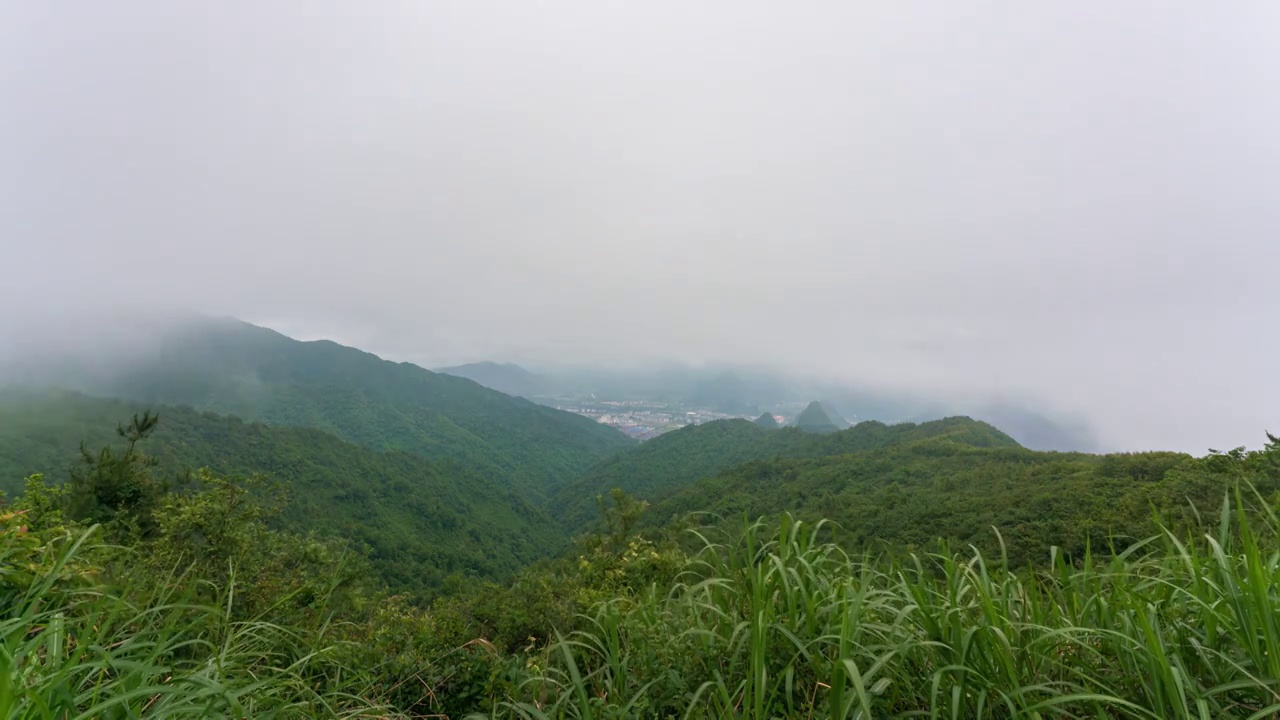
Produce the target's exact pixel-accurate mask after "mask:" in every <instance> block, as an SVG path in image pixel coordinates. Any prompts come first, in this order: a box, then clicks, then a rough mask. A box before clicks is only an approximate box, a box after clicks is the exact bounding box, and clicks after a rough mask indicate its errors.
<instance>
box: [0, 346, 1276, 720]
mask: <svg viewBox="0 0 1280 720" xmlns="http://www.w3.org/2000/svg"><path fill="white" fill-rule="evenodd" d="M224 330H225V332H216V333H210V332H204V331H201V332H200V333H197V336H196V338H195V340H193V342H192V344H191V345H190V346H188V345H182V346H172V347H170V348H169V349H168V350H167V351H166V352H167V353H168V356H167V358H166V359H164V360H163V361H162V360H159V359H157V360H155V362H156V363H158V364H156V365H154V366H153V367H152V368H151V371H152V373H153V377H152V378H151V379H150V380H151V381H152V382H148V379H147V378H145V377H143V376H142V375H137V376H131V375H129V374H127V373H126V374H123V375H122V374H118V373H114V372H112V373H107V374H106V375H102V374H97V375H94V374H93V373H90V374H89V375H86V376H82V377H81V380H83V381H84V383H83V384H85V385H92V386H95V387H100V388H101V387H111V388H114V389H115V390H118V391H121V392H122V393H132V394H139V395H148V394H149V395H151V396H153V397H186V398H192V399H194V400H195V402H193V404H194V405H197V406H202V407H210V406H212V407H217V408H220V409H226V408H231V407H240V408H242V409H244V408H248V409H249V410H250V411H251V412H248V413H244V414H245V415H249V416H267V417H269V418H270V419H272V420H273V421H275V422H277V423H280V424H265V423H259V422H252V421H245V420H241V419H239V418H237V417H229V416H224V415H219V414H215V413H213V412H210V411H207V410H201V409H195V408H193V407H174V406H167V405H155V406H148V405H144V404H143V403H142V402H140V401H137V400H116V399H104V398H100V397H91V396H87V395H83V394H79V393H75V392H68V391H30V390H28V391H13V390H10V391H8V392H5V393H0V478H2V479H3V483H4V484H3V487H4V488H5V489H6V490H9V491H11V496H10V499H9V500H7V501H6V503H7V504H5V505H4V506H3V507H0V613H3V615H2V617H4V618H6V619H5V620H3V621H0V714H5V715H13V714H18V715H20V716H31V715H32V713H34V712H35V709H37V708H38V709H39V712H40V713H41V714H40V715H39V716H41V717H95V718H97V717H103V718H121V719H124V718H132V717H146V716H163V717H178V716H181V717H194V718H203V717H209V718H212V717H226V716H234V717H255V718H256V717H268V718H271V717H287V718H303V717H380V718H391V717H394V718H410V717H423V716H428V717H431V716H436V717H440V716H443V717H466V716H469V715H472V714H477V713H478V714H479V715H480V716H489V717H496V718H513V719H514V718H521V719H522V720H528V719H530V718H556V719H557V720H559V719H569V718H574V719H577V718H588V717H591V718H638V717H663V718H689V719H705V720H713V719H714V720H720V719H723V718H741V719H743V720H772V719H773V718H780V717H787V718H791V717H803V718H807V717H829V718H855V717H856V718H871V717H903V718H905V717H948V718H984V719H985V718H990V719H991V720H1005V719H1006V718H1011V717H1028V718H1033V717H1042V718H1044V717H1050V716H1060V717H1107V718H1134V719H1135V720H1136V719H1138V718H1143V719H1144V720H1149V719H1151V718H1165V717H1179V718H1188V719H1189V718H1197V719H1202V718H1241V719H1248V720H1262V718H1266V717H1272V716H1274V715H1275V714H1276V713H1277V712H1280V694H1277V692H1276V687H1277V686H1278V685H1280V662H1278V661H1277V660H1276V658H1280V630H1277V629H1276V628H1277V626H1276V621H1275V618H1276V617H1280V599H1278V598H1277V596H1276V594H1275V593H1274V592H1273V589H1274V587H1276V585H1277V584H1278V583H1280V563H1277V561H1276V558H1277V557H1280V534H1278V533H1280V518H1277V516H1276V513H1275V507H1276V506H1277V504H1278V500H1280V441H1277V440H1276V439H1275V438H1269V439H1270V442H1269V443H1268V444H1267V446H1266V448H1265V449H1264V450H1261V451H1256V452H1245V451H1243V450H1234V451H1230V452H1225V453H1211V454H1210V455H1209V456H1208V457H1205V458H1193V457H1190V456H1188V455H1184V454H1179V453H1141V454H1133V455H1127V454H1126V455H1106V456H1094V455H1082V454H1074V453H1066V454H1064V453H1045V452H1036V451H1032V450H1028V449H1026V448H1023V447H1021V446H1019V445H1018V443H1016V442H1015V441H1014V440H1013V439H1011V438H1010V437H1009V436H1008V435H1005V434H1004V433H1002V432H1001V431H999V430H997V429H996V428H994V427H992V426H990V425H987V424H986V423H983V422H978V421H975V420H972V419H969V418H966V417H954V418H947V419H945V420H939V421H934V422H928V423H923V424H919V425H915V424H910V423H904V424H899V425H884V424H881V423H877V422H863V423H860V424H858V425H856V426H854V427H852V428H849V429H847V430H843V431H830V428H827V427H826V425H827V424H828V423H830V422H831V419H830V418H829V417H827V416H825V413H821V412H820V411H821V410H822V409H821V407H818V408H817V410H818V411H819V412H815V413H811V417H810V418H809V419H810V420H811V421H813V422H810V423H808V424H809V425H810V426H811V427H812V426H814V423H816V424H817V425H818V426H821V429H823V430H827V431H825V432H807V431H805V430H804V429H801V428H795V427H792V428H781V429H771V428H767V427H762V426H761V425H760V424H757V423H753V422H750V421H747V420H732V421H718V422H713V423H708V424H705V425H700V426H690V427H688V428H685V429H683V430H680V431H676V432H672V433H669V434H667V435H664V436H662V437H659V438H657V439H655V440H653V441H651V442H649V443H645V444H643V445H639V446H634V445H630V444H628V443H625V442H622V443H618V442H617V438H616V437H615V436H614V435H612V434H610V433H611V431H607V429H604V428H599V427H598V426H596V425H594V424H593V423H591V422H590V421H587V420H585V419H581V422H578V420H574V421H572V422H567V421H564V418H563V417H562V414H558V413H554V411H547V410H546V409H545V408H543V409H535V410H533V411H529V410H528V406H529V404H527V403H523V402H522V401H518V400H515V399H513V398H508V397H506V396H501V395H498V394H496V393H490V394H486V393H488V391H485V392H481V393H479V394H475V387H474V386H473V385H471V384H464V385H457V384H456V383H468V381H464V380H458V379H456V378H455V379H448V380H443V381H441V380H439V379H438V378H439V377H440V376H435V375H433V374H431V373H426V374H425V375H423V374H422V373H425V372H426V371H422V370H420V369H415V368H412V367H405V366H398V365H395V364H393V363H384V362H383V361H381V360H378V359H376V358H372V356H364V355H363V354H362V353H359V352H358V351H352V350H350V349H348V348H340V347H338V346H336V345H332V344H324V343H320V344H310V343H308V344H304V343H295V342H294V341H291V340H288V339H280V337H279V336H274V334H270V333H268V334H266V335H263V334H262V333H265V332H267V331H261V330H260V329H257V328H248V329H246V326H241V325H234V324H233V325H230V326H228V327H227V328H224ZM353 353H354V354H353ZM158 357H159V356H158ZM207 358H218V359H217V360H208V362H210V363H215V364H217V366H216V367H215V366H213V365H209V366H206V365H205V364H203V363H205V362H206V360H207ZM218 363H220V364H218ZM133 367H134V370H133V371H131V372H143V370H142V368H145V367H146V365H145V363H144V364H142V365H138V364H136V363H135V364H134V366H133ZM55 370H56V371H57V372H56V373H55V374H58V375H60V376H62V377H71V376H74V373H72V372H70V371H69V370H68V369H67V368H55ZM113 370H114V368H113ZM205 370H210V371H216V372H209V373H207V374H206V373H205V372H204V371H205ZM401 373H403V375H401ZM132 383H136V384H132ZM238 383H239V384H238ZM463 405H465V406H467V407H463ZM533 407H535V408H536V406H533ZM149 410H157V411H158V417H159V420H158V424H157V420H156V417H157V416H156V415H153V414H152V413H151V412H148V411H149ZM544 411H545V412H552V414H551V415H545V416H544V415H543V414H542V413H543V412H544ZM490 413H493V415H490ZM521 413H528V414H523V415H522V414H521ZM498 416H501V417H502V419H497V418H498ZM128 418H132V421H131V422H130V421H129V420H128ZM824 418H825V421H826V422H824ZM121 420H125V424H124V425H123V426H121V428H120V430H119V432H117V431H116V430H115V428H116V427H117V422H118V421H121ZM468 423H476V427H477V428H483V429H484V432H479V431H477V432H470V430H468V429H467V428H466V427H465V426H466V425H467V424H468ZM583 423H586V426H583ZM295 424H296V425H302V426H294V425H295ZM588 426H589V427H588ZM602 430H603V431H605V432H603V433H602V432H601V431H602ZM580 431H581V432H580ZM450 433H453V434H450ZM340 435H343V436H345V437H340ZM352 435H354V436H355V437H351V436H352ZM540 438H541V439H545V440H546V442H545V443H540ZM82 440H83V441H86V442H87V446H86V447H87V450H86V451H85V452H81V451H80V449H79V443H80V442H81V441H82ZM402 445H404V446H406V447H401V446H402ZM610 448H612V449H610ZM588 458H593V460H591V464H590V465H589V466H587V465H586V463H587V462H588ZM579 466H581V467H582V468H584V470H583V472H581V473H580V474H578V475H577V476H576V478H574V479H572V480H567V479H565V477H564V476H562V475H561V473H567V472H572V471H573V469H574V468H575V467H579ZM33 472H43V473H44V474H45V475H44V477H40V476H37V477H32V478H29V479H27V480H26V481H25V482H24V483H22V492H21V494H18V493H17V492H16V490H17V489H18V488H17V484H18V483H19V482H20V481H21V478H22V477H23V476H24V475H28V474H30V473H33ZM257 473H266V479H263V478H260V477H257V476H256V474H257ZM547 492H551V493H553V494H551V495H550V497H551V499H550V502H546V503H545V507H546V508H547V509H544V508H543V505H542V503H543V500H544V498H545V495H544V493H547ZM629 493H630V494H629ZM633 495H634V497H633ZM598 496H599V497H602V498H604V502H602V503H599V504H597V502H596V498H597V497H598ZM646 501H651V502H652V505H650V504H649V502H646ZM548 509H549V510H548ZM601 510H603V517H599V513H600V511H601ZM597 521H599V522H597ZM584 529H591V530H594V531H593V532H587V533H585V534H582V533H581V531H582V530H584ZM568 534H576V535H579V537H577V538H576V539H575V540H574V541H573V542H572V544H571V545H570V546H569V547H568V548H567V550H565V551H563V552H561V553H560V554H556V550H557V549H558V548H564V546H565V543H566V542H567V539H566V536H567V535H568Z"/></svg>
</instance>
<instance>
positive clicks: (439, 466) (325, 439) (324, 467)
mask: <svg viewBox="0 0 1280 720" xmlns="http://www.w3.org/2000/svg"><path fill="white" fill-rule="evenodd" d="M142 409H143V406H142V405H140V404H137V403H131V402H126V401H120V400H108V399H101V398H93V397H88V396H85V395H80V394H77V393H70V392H52V393H15V392H7V393H4V394H2V395H0V489H3V490H4V491H6V492H7V493H9V494H11V495H12V494H15V493H16V492H17V491H19V490H20V489H21V486H22V478H23V477H24V476H25V475H28V474H32V473H36V472H43V473H44V474H45V476H46V479H47V480H49V481H52V482H60V481H62V480H64V479H65V478H66V476H67V470H68V468H69V467H70V466H71V465H73V464H74V463H75V462H77V460H78V446H79V443H80V441H81V440H84V441H85V442H86V444H87V445H88V446H89V447H90V448H96V447H100V446H102V445H106V444H109V443H112V442H115V441H117V440H118V438H117V437H116V433H115V428H116V425H117V423H119V422H120V421H122V420H123V421H127V420H128V419H129V417H130V416H132V415H133V414H134V413H137V412H141V411H142ZM154 409H157V410H158V411H159V414H160V425H159V427H158V429H157V430H156V432H155V434H154V436H153V437H151V438H149V439H148V440H146V441H145V446H144V448H143V450H144V451H145V452H146V453H147V454H148V455H151V456H153V457H155V458H157V459H158V460H159V461H160V463H161V465H160V467H161V469H163V470H165V471H167V472H169V473H176V472H178V471H182V470H190V469H196V468H201V467H209V468H211V469H212V470H214V471H216V472H219V473H227V474H241V475H249V474H252V473H265V474H267V475H268V476H269V477H271V478H273V479H274V480H277V481H279V483H280V485H281V487H282V489H283V490H284V491H285V492H286V494H287V503H286V505H285V508H284V511H283V514H282V517H283V520H284V522H285V523H287V525H288V526H290V527H292V528H295V529H300V530H311V531H316V532H318V533H321V534H328V535H337V536H341V537H344V538H348V539H350V540H352V541H354V542H355V543H356V544H357V545H360V544H364V545H367V546H368V548H369V557H370V560H371V563H372V565H373V568H374V570H375V571H376V573H377V574H378V575H379V577H380V578H381V579H383V580H384V581H385V582H386V583H387V584H388V585H390V586H391V587H393V588H397V589H404V590H411V591H415V592H427V591H431V590H434V589H436V588H439V587H440V586H441V584H442V582H443V580H444V578H445V577H446V576H447V575H449V574H450V573H461V574H463V575H473V576H481V577H496V576H501V575H504V574H506V573H508V572H510V571H512V570H515V569H517V568H519V567H522V566H524V565H526V564H528V563H529V562H532V561H533V560H536V559H537V558H539V557H542V556H544V555H545V554H547V553H548V552H549V551H550V550H552V549H553V548H554V547H556V545H557V543H558V540H559V537H558V534H557V531H556V530H555V529H554V527H553V526H552V524H551V523H550V521H549V520H548V519H547V517H546V516H545V515H544V514H543V513H542V511H540V510H539V509H537V508H535V507H534V506H532V505H531V504H529V502H528V501H527V500H525V499H523V498H522V497H521V496H520V495H519V494H518V493H517V492H515V491H514V490H511V489H510V488H503V487H500V486H498V485H497V484H495V483H493V482H491V481H490V480H489V479H488V478H485V477H484V476H482V475H481V474H479V473H476V472H474V471H472V470H470V469H467V468H464V467H462V466H461V465H459V464H458V463H456V462H453V461H448V460H440V461H430V460H426V459H424V458H422V457H419V456H417V455H414V454H411V453H406V452H399V451H391V452H380V451H375V450H371V449H368V448H364V447H361V446H359V445H355V444H352V443H349V442H345V441H343V440H341V439H339V438H337V437H334V436H333V435H330V434H328V433H325V432H321V431H318V430H313V429H308V428H291V427H277V426H270V425H264V424H261V423H251V422H243V421H241V420H239V419H236V418H228V417H223V416H218V415H214V414H212V413H204V412H197V411H195V410H192V409H190V408H179V407H165V406H160V407H158V408H154ZM495 528H501V531H498V532H495V530H494V529H495Z"/></svg>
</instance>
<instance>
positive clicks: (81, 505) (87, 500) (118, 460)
mask: <svg viewBox="0 0 1280 720" xmlns="http://www.w3.org/2000/svg"><path fill="white" fill-rule="evenodd" d="M158 421H159V418H158V417H157V416H156V415H154V414H152V413H151V412H149V411H148V412H144V413H143V414H141V415H134V416H133V420H132V421H131V422H130V423H129V424H128V425H127V426H126V425H117V426H116V433H117V434H118V435H119V436H120V438H121V439H123V440H124V449H123V450H121V451H119V452H116V451H115V449H114V448H112V447H111V446H110V445H104V446H103V447H102V448H101V449H99V450H98V451H97V452H96V453H94V452H91V451H89V449H88V447H87V446H86V445H85V444H84V443H81V444H80V458H81V461H82V462H81V464H80V465H78V466H74V467H72V468H71V471H70V478H69V479H68V480H67V485H66V495H65V498H64V499H63V507H64V508H65V511H66V515H67V517H69V518H70V519H72V520H75V521H78V522H81V523H85V524H89V525H99V524H105V525H106V526H107V527H108V528H110V529H112V530H114V532H112V533H111V535H113V536H114V537H116V538H118V537H119V536H121V535H124V534H127V533H130V532H134V533H143V534H146V533H148V532H150V531H151V529H152V525H153V521H154V517H153V512H154V510H155V505H156V503H157V502H158V501H159V499H160V496H161V495H163V494H164V491H165V485H164V482H163V481H161V480H160V479H158V478H156V477H155V476H154V475H153V474H152V472H151V468H152V467H154V465H155V460H154V459H153V458H150V457H147V456H145V455H143V454H142V453H141V452H140V451H139V450H138V442H139V441H141V440H143V439H145V438H146V437H147V436H149V435H150V434H151V433H152V432H153V431H154V430H155V428H156V423H157V422H158Z"/></svg>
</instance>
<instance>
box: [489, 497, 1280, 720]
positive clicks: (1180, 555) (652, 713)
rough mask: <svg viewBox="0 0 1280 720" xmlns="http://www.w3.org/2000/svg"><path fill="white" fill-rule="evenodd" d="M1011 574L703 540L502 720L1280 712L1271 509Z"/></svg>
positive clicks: (741, 540) (953, 558)
mask: <svg viewBox="0 0 1280 720" xmlns="http://www.w3.org/2000/svg"><path fill="white" fill-rule="evenodd" d="M1249 499H1250V500H1251V501H1254V502H1253V504H1256V505H1258V506H1259V509H1258V511H1257V512H1252V511H1246V509H1245V507H1244V505H1243V503H1242V502H1239V501H1232V500H1231V499H1230V498H1227V499H1224V503H1223V506H1222V509H1221V515H1220V521H1219V523H1218V528H1217V531H1216V532H1215V533H1211V534H1210V535H1208V536H1205V537H1203V538H1194V539H1181V538H1178V537H1175V536H1174V535H1173V534H1165V535H1163V536H1159V537H1154V538H1151V539H1149V540H1148V541H1146V542H1145V543H1140V544H1139V545H1137V546H1134V547H1131V548H1129V549H1128V550H1127V551H1126V552H1124V553H1123V554H1120V555H1117V556H1111V555H1110V554H1108V555H1106V556H1103V555H1102V554H1096V555H1090V556H1088V557H1085V558H1084V559H1083V561H1082V562H1080V563H1077V564H1074V565H1073V564H1068V563H1067V562H1065V561H1064V560H1063V559H1062V557H1061V556H1060V555H1057V554H1055V555H1054V556H1053V557H1051V558H1049V559H1048V562H1047V564H1046V565H1044V566H1043V567H1042V568H1041V569H1040V570H1039V571H1038V572H1035V573H1016V572H1010V571H1007V570H1005V569H1003V564H1002V563H1001V562H1000V561H993V560H991V559H989V558H984V557H983V556H982V555H981V554H980V553H978V552H977V551H973V552H972V553H971V554H967V555H958V554H951V553H946V552H943V553H940V554H933V555H912V556H908V557H907V558H906V559H904V560H900V561H898V560H877V559H873V558H870V557H849V556H847V555H846V554H845V553H844V552H842V551H841V550H840V549H839V548H837V547H835V546H833V545H830V544H826V543H824V542H821V541H820V539H819V538H820V537H821V536H822V534H821V528H820V527H815V526H811V525H807V524H802V523H798V522H795V521H793V520H792V519H791V518H790V517H787V516H784V517H783V518H782V519H781V521H780V522H779V523H778V524H777V525H772V524H769V525H766V524H764V523H756V524H754V525H750V526H749V527H747V528H746V529H745V530H744V531H742V532H741V533H740V534H737V535H723V536H714V535H712V536H705V537H704V540H703V549H702V550H701V552H699V553H697V554H696V555H695V556H694V557H693V558H692V559H691V561H690V563H689V564H688V566H687V568H686V570H685V573H684V574H683V576H682V579H681V581H680V582H678V583H677V584H676V585H675V586H674V587H673V588H671V589H670V591H669V592H660V591H658V590H653V591H651V592H649V593H648V594H642V595H640V596H639V597H635V598H632V599H622V598H620V599H618V600H616V601H613V602H607V603H604V604H602V605H600V606H599V607H598V608H597V610H596V611H595V612H594V614H593V615H592V616H591V617H590V622H589V624H588V629H587V630H584V631H580V632H575V633H572V634H571V635H569V636H567V637H562V638H561V639H560V641H559V642H558V643H555V644H553V645H552V646H551V647H550V648H549V649H548V651H547V653H546V654H545V655H543V656H542V657H541V659H540V661H539V663H536V664H535V670H536V671H537V672H536V676H535V677H534V678H533V679H531V680H529V681H528V682H527V683H526V684H525V685H524V686H523V687H522V688H521V689H520V691H519V692H518V693H516V694H515V696H514V697H512V698H511V700H510V702H508V703H506V704H504V705H503V706H502V707H501V708H500V709H498V710H497V711H495V712H494V713H493V714H494V715H495V716H514V717H520V718H530V719H532V718H538V719H541V718H584V719H593V718H632V717H634V718H641V717H645V718H649V717H671V718H718V719H723V718H750V719H752V720H765V719H766V718H779V717H785V718H884V717H904V718H905V717H911V718H930V719H931V720H932V719H937V718H947V719H952V720H955V719H959V718H1049V717H1071V718H1151V719H1172V718H1188V719H1190V718H1195V719H1196V720H1210V719H1218V718H1249V719H1250V720H1261V719H1262V718H1273V717H1280V685H1278V683H1277V678H1280V595H1278V594H1277V589H1278V588H1280V554H1278V553H1277V550H1276V548H1277V547H1278V546H1280V543H1277V538H1280V534H1278V531H1280V522H1277V518H1276V515H1275V514H1274V512H1273V511H1272V510H1271V509H1270V507H1269V505H1268V504H1267V503H1266V502H1264V501H1263V498H1261V497H1258V496H1256V494H1255V495H1254V496H1252V497H1250V498H1249Z"/></svg>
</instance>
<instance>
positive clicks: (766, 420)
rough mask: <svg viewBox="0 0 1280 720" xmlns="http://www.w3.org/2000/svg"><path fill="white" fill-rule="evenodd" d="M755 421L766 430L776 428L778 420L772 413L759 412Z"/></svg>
mask: <svg viewBox="0 0 1280 720" xmlns="http://www.w3.org/2000/svg"><path fill="white" fill-rule="evenodd" d="M755 423H756V425H759V426H760V427H762V428H764V429H766V430H776V429H778V421H777V419H775V418H774V417H773V413H769V412H766V413H761V415H760V417H758V418H756V419H755Z"/></svg>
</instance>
